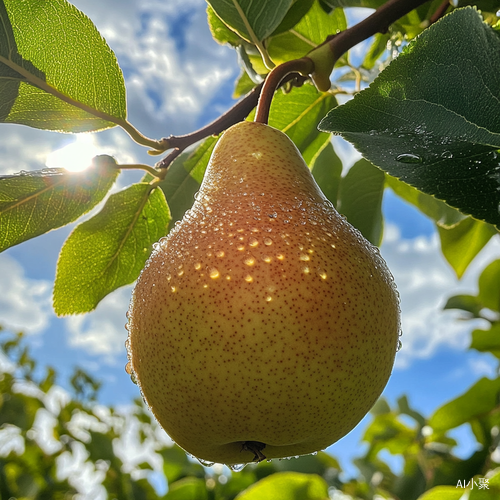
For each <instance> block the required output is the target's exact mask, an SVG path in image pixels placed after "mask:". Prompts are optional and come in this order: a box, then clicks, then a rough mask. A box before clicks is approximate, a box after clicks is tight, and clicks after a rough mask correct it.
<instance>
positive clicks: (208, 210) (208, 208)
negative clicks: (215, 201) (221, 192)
mask: <svg viewBox="0 0 500 500" xmlns="http://www.w3.org/2000/svg"><path fill="white" fill-rule="evenodd" d="M205 212H207V214H211V213H212V212H213V210H212V207H211V206H210V205H207V206H206V207H205Z"/></svg>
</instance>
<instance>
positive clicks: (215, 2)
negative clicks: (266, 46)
mask: <svg viewBox="0 0 500 500" xmlns="http://www.w3.org/2000/svg"><path fill="white" fill-rule="evenodd" d="M207 1H208V3H209V5H210V6H211V7H212V8H213V9H214V11H215V13H216V14H217V15H218V16H219V17H220V18H221V19H222V21H223V22H224V23H225V24H227V25H228V26H229V27H230V28H231V29H232V30H234V31H236V32H237V33H238V34H239V35H240V36H241V37H242V38H244V39H245V40H247V41H249V42H261V41H262V40H264V38H266V37H268V36H269V35H270V34H271V33H272V32H273V31H274V30H275V29H276V28H277V27H278V26H279V24H280V23H281V21H283V19H284V17H285V15H286V13H287V12H288V9H289V8H290V6H291V5H292V0H275V1H273V2H268V1H267V0H207Z"/></svg>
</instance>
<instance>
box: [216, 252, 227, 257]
mask: <svg viewBox="0 0 500 500" xmlns="http://www.w3.org/2000/svg"><path fill="white" fill-rule="evenodd" d="M215 255H217V257H220V258H222V257H224V255H225V254H224V250H219V251H218V252H215Z"/></svg>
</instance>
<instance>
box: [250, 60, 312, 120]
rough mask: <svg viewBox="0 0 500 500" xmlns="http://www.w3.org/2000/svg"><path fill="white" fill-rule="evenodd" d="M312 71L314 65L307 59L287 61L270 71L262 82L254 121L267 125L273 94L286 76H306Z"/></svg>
mask: <svg viewBox="0 0 500 500" xmlns="http://www.w3.org/2000/svg"><path fill="white" fill-rule="evenodd" d="M313 71H314V63H313V62H312V61H311V59H309V58H308V57H303V58H302V59H294V60H292V61H287V62H285V63H283V64H280V65H279V66H276V67H275V68H274V69H273V70H271V72H270V73H269V74H268V75H267V77H266V79H265V80H264V85H263V87H262V92H261V93H260V98H259V102H258V104H257V111H256V114H255V121H256V122H257V123H265V124H267V122H268V121H269V110H270V109H271V102H272V100H273V96H274V93H275V92H276V89H277V88H278V87H279V86H280V84H281V83H282V82H283V80H284V79H285V78H286V77H287V76H288V75H290V74H291V73H300V74H301V75H303V76H307V75H309V74H310V73H312V72H313Z"/></svg>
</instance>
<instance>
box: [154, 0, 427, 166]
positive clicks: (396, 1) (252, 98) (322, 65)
mask: <svg viewBox="0 0 500 500" xmlns="http://www.w3.org/2000/svg"><path fill="white" fill-rule="evenodd" d="M428 1H429V0H389V1H388V2H387V3H385V4H384V5H382V6H381V7H380V8H378V9H377V10H376V11H375V12H374V13H373V14H372V15H370V16H369V17H367V18H366V19H364V20H363V21H361V22H360V23H358V24H356V25H354V26H352V27H351V28H348V29H346V30H345V31H342V32H340V33H338V34H337V35H333V36H331V37H329V38H328V39H327V40H326V41H325V42H324V43H323V44H322V45H320V46H319V47H317V48H315V49H313V50H312V51H311V52H310V53H309V54H308V55H307V56H306V57H303V58H301V59H296V60H293V61H287V62H285V63H283V64H281V65H279V66H277V67H276V68H274V69H273V70H272V71H271V72H270V73H269V74H268V75H267V78H266V80H265V81H264V83H261V84H259V85H258V86H257V87H255V88H254V89H253V90H252V91H250V92H249V93H248V94H247V95H246V96H245V97H244V98H243V99H241V100H240V101H239V102H237V103H236V104H235V105H234V106H233V107H232V108H231V109H229V110H228V111H226V112H225V113H224V114H223V115H221V116H220V117H219V118H217V119H216V120H214V121H213V122H211V123H210V124H208V125H207V126H205V127H203V128H201V129H199V130H196V131H195V132H192V133H191V134H186V135H181V136H170V137H167V138H164V139H162V140H161V141H159V142H160V144H161V147H162V149H163V150H166V149H171V148H173V151H171V152H170V153H169V154H168V155H167V156H166V157H165V158H163V159H162V160H161V161H160V162H158V163H157V165H156V168H157V169H166V168H168V166H169V165H170V163H171V162H172V161H173V160H174V159H175V158H177V156H179V155H180V153H181V152H182V151H183V150H184V149H186V148H187V147H188V146H190V145H191V144H194V143H195V142H198V141H199V140H201V139H203V138H205V137H208V136H209V135H217V134H220V133H221V132H223V131H224V130H226V129H227V128H229V127H230V126H232V125H234V124H235V123H238V122H240V121H242V120H244V119H245V118H246V117H247V116H248V115H249V114H250V112H251V111H252V109H253V108H254V107H255V106H257V103H258V109H257V114H256V119H255V120H256V121H258V122H261V123H267V120H268V116H269V109H270V105H271V101H272V98H273V95H274V92H275V91H276V89H277V88H278V87H279V86H281V85H283V84H284V83H286V82H288V81H291V80H293V79H298V80H297V82H298V84H302V83H303V82H304V81H305V79H306V77H304V76H302V75H308V74H310V75H311V77H312V79H313V81H314V83H315V84H316V86H317V87H318V89H319V90H320V91H323V92H326V91H328V90H329V89H330V86H331V84H330V74H331V72H332V70H333V67H334V65H335V63H336V61H337V60H338V59H339V58H340V57H341V56H342V54H344V53H345V52H347V51H348V50H349V49H351V48H352V47H354V46H355V45H357V44H358V43H360V42H362V41H363V40H366V39H367V38H369V37H370V36H372V35H374V34H375V33H378V32H382V33H384V32H386V31H387V29H388V28H389V26H390V25H391V24H392V23H393V22H395V21H397V20H398V19H400V18H401V17H403V16H404V15H406V14H408V13H409V12H411V11H412V10H413V9H415V8H417V7H419V6H420V5H422V4H424V3H426V2H428ZM259 97H260V101H259ZM151 154H156V151H152V152H151Z"/></svg>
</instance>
